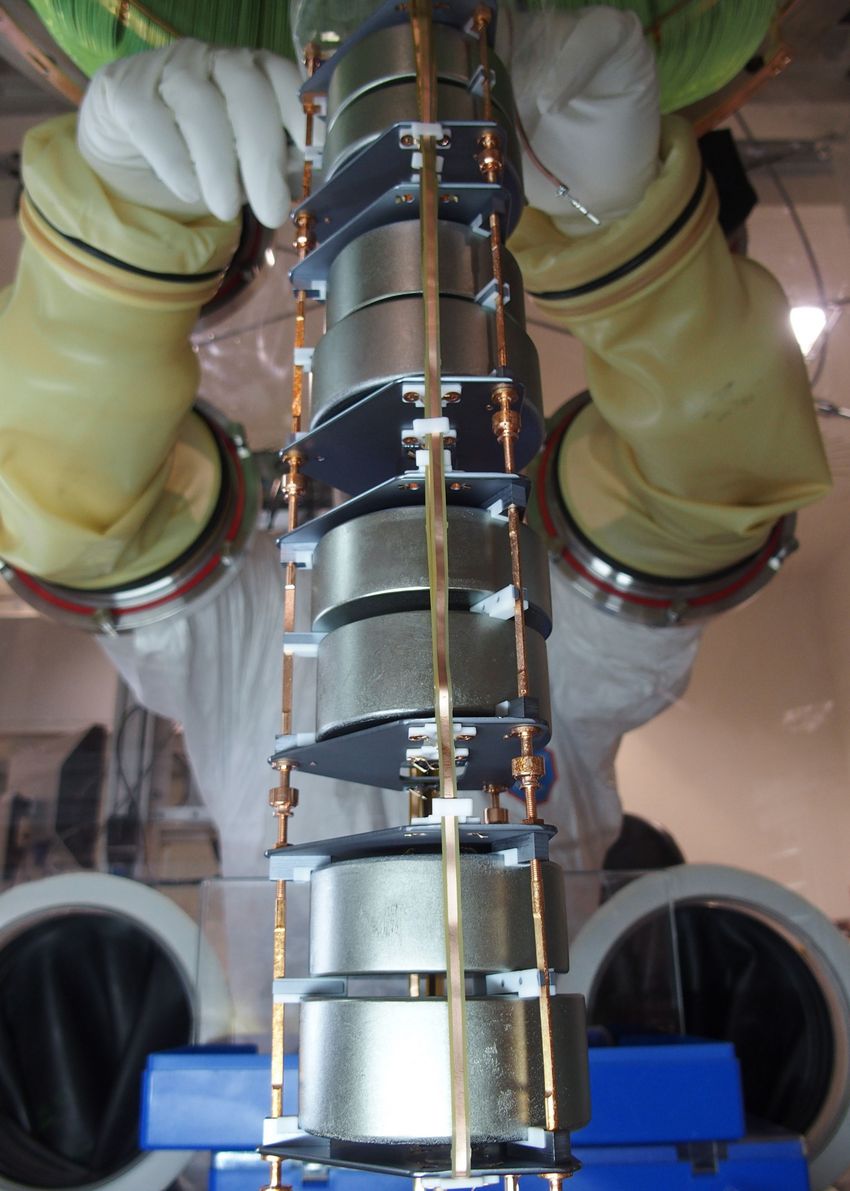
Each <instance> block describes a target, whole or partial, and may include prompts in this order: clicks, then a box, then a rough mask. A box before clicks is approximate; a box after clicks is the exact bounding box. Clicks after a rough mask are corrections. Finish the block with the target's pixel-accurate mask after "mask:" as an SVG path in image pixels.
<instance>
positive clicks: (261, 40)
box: [30, 0, 777, 112]
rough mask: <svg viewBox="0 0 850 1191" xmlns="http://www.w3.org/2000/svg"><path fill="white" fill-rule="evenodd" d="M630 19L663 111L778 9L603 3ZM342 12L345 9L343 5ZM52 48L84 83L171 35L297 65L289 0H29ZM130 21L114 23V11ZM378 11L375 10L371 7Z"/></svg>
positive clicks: (529, 4) (687, 2)
mask: <svg viewBox="0 0 850 1191" xmlns="http://www.w3.org/2000/svg"><path fill="white" fill-rule="evenodd" d="M585 2H586V0H526V2H525V3H518V2H516V0H515V5H516V7H518V8H528V9H531V10H534V9H555V8H562V9H574V8H579V7H581V6H582V5H583V4H584V3H585ZM606 2H607V3H608V4H610V6H611V7H612V8H620V9H631V10H632V11H633V12H636V13H637V14H638V16H639V17H640V19H641V21H642V22H643V25H644V28H645V29H646V30H647V36H648V37H649V38H650V39H651V41H652V44H653V46H654V48H655V50H656V52H657V55H658V66H659V76H660V80H661V107H662V111H664V112H670V111H675V110H677V109H678V108H682V107H685V106H686V105H688V104H690V103H694V102H695V101H696V100H698V99H702V98H703V97H704V96H706V95H710V94H712V92H714V91H717V90H718V89H719V88H720V87H722V86H724V84H726V83H727V82H729V80H730V79H731V78H733V77H734V76H735V75H736V74H737V73H738V71H739V70H741V68H742V67H743V66H744V65H745V63H746V62H747V61H748V60H749V59H750V58H751V57H752V56H753V55H754V54H755V53H756V51H757V50H758V47H759V45H760V44H761V42H762V41H763V39H764V37H765V35H766V33H767V31H768V29H769V27H770V23H771V21H772V20H773V18H774V17H775V15H776V11H777V0H746V3H742V2H741V0H606ZM340 3H343V4H344V0H340ZM30 4H31V5H32V7H33V8H34V9H35V11H36V12H37V13H38V15H39V17H40V18H41V20H42V21H43V23H44V25H45V26H46V28H47V29H48V30H49V32H50V34H51V35H52V37H53V38H54V39H55V41H56V42H57V44H58V45H59V46H60V47H61V48H62V49H63V50H64V51H65V53H66V54H68V55H69V57H70V58H72V59H73V60H74V62H76V64H77V65H78V66H79V67H80V69H81V70H83V71H84V72H85V73H86V74H88V75H91V74H93V73H94V71H95V70H97V68H98V67H99V66H103V65H104V64H105V63H106V62H111V61H112V60H113V59H114V58H123V57H126V56H127V55H128V54H135V53H137V52H138V51H139V50H145V49H150V48H152V47H156V46H161V45H167V44H168V42H169V41H171V40H172V38H173V37H174V36H175V35H179V36H183V37H190V36H191V37H197V38H199V39H200V40H202V41H209V42H212V43H214V44H216V45H242V46H253V47H260V46H262V47H264V48H266V49H270V50H275V51H276V52H277V53H279V54H284V55H286V56H288V57H292V56H293V49H292V39H291V36H290V26H289V12H288V8H289V5H288V3H287V2H286V0H144V2H143V3H139V2H137V0H129V3H128V4H126V5H123V6H122V4H121V0H30ZM122 7H124V8H125V9H126V18H125V21H124V22H122V21H121V20H119V17H118V13H119V11H120V9H121V8H122ZM376 7H377V4H376Z"/></svg>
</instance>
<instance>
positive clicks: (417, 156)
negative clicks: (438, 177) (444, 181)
mask: <svg viewBox="0 0 850 1191" xmlns="http://www.w3.org/2000/svg"><path fill="white" fill-rule="evenodd" d="M410 164H411V166H412V167H413V171H414V173H417V174H418V173H421V171H422V154H421V153H419V152H416V153H414V154H413V156H412V157H411V159H410ZM434 164H435V166H436V167H437V173H438V174H441V173H442V172H443V165H444V164H445V158H443V157H441V156H440V155H439V153H438V154H437V156H436V158H435V160H434Z"/></svg>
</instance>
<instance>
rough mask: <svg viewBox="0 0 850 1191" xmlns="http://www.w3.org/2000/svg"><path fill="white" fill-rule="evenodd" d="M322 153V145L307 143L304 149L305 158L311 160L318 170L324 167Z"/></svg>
mask: <svg viewBox="0 0 850 1191" xmlns="http://www.w3.org/2000/svg"><path fill="white" fill-rule="evenodd" d="M322 153H323V148H322V146H321V145H307V146H306V147H305V149H304V160H305V161H309V162H310V164H311V165H314V166H315V167H316V169H317V170H320V169H321V168H322Z"/></svg>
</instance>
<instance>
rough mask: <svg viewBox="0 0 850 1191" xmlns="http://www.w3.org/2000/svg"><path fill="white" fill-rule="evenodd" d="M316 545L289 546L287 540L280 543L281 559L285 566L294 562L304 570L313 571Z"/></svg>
mask: <svg viewBox="0 0 850 1191" xmlns="http://www.w3.org/2000/svg"><path fill="white" fill-rule="evenodd" d="M314 553H315V546H314V545H313V546H288V545H287V544H286V542H281V544H280V561H281V564H282V565H283V566H286V564H287V563H290V562H293V563H295V565H296V566H297V567H300V568H301V569H302V570H304V571H312V569H313V554H314Z"/></svg>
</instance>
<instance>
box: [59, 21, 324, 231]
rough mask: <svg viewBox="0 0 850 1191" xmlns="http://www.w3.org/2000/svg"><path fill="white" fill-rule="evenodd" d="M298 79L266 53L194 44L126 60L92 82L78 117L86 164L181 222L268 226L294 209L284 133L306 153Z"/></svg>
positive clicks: (122, 191) (290, 66) (119, 189)
mask: <svg viewBox="0 0 850 1191" xmlns="http://www.w3.org/2000/svg"><path fill="white" fill-rule="evenodd" d="M300 85H301V76H300V74H299V72H298V68H297V67H296V65H295V64H294V63H293V62H288V61H286V60H285V59H283V58H279V57H277V56H276V55H275V54H271V53H268V52H266V51H256V52H255V51H252V50H247V49H217V48H214V47H212V46H208V45H205V44H203V43H202V42H199V41H193V40H190V39H186V40H181V41H177V42H174V43H173V44H172V45H170V46H167V47H165V48H164V49H161V50H151V51H146V52H144V53H140V54H135V55H133V56H132V57H129V58H122V59H119V60H118V61H116V62H111V63H110V64H109V65H108V66H105V67H103V69H101V70H99V71H98V72H97V74H96V75H95V76H94V77H93V79H92V81H91V83H90V85H89V87H88V90H87V91H86V95H85V98H84V99H83V103H82V107H81V109H80V117H79V124H78V132H77V143H78V147H79V150H80V153H81V154H82V155H83V157H84V158H85V160H86V161H87V162H88V164H89V165H90V166H91V168H92V169H93V170H94V171H95V173H96V174H98V175H99V177H101V178H102V179H103V181H104V182H105V183H106V184H107V186H109V187H110V189H111V190H113V191H115V192H116V193H117V194H118V195H120V196H121V197H122V198H127V199H131V200H132V201H134V202H137V203H139V204H141V205H142V206H147V207H153V208H154V209H156V210H159V211H166V212H169V213H173V214H177V215H190V216H191V215H201V214H204V213H206V212H210V213H211V214H213V215H215V216H216V217H217V218H218V219H222V220H228V219H233V218H235V216H236V215H237V214H238V212H239V209H240V207H241V206H242V204H243V203H244V202H246V201H247V202H248V203H249V204H250V206H251V207H252V209H253V210H254V213H255V214H256V216H257V218H258V219H259V220H260V222H261V223H264V224H265V225H266V226H267V227H273V228H274V227H279V226H280V225H281V224H282V223H283V221H284V220H285V219H286V217H287V215H288V213H289V207H290V202H291V198H290V193H289V186H288V184H287V180H286V166H287V148H286V131H288V132H289V133H290V134H291V136H292V138H293V140H294V141H295V142H296V144H297V145H298V146H299V148H300V149H302V150H303V147H304V145H303V136H304V114H303V111H302V108H301V101H300V99H299V97H298V88H299V86H300Z"/></svg>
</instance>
